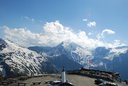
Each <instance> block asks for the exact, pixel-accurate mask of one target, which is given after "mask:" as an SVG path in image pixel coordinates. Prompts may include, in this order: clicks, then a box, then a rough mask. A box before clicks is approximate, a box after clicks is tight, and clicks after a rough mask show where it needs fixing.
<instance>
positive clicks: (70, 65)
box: [29, 42, 82, 70]
mask: <svg viewBox="0 0 128 86" xmlns="http://www.w3.org/2000/svg"><path fill="white" fill-rule="evenodd" d="M72 45H74V44H71V45H68V47H66V46H65V44H64V43H63V42H62V43H61V44H59V45H58V46H56V47H39V46H35V47H29V49H31V50H34V51H36V52H38V53H40V54H42V55H44V56H46V57H47V58H48V59H49V60H50V61H51V62H52V63H53V64H54V65H55V66H56V67H57V68H58V69H59V70H60V69H61V68H62V66H65V69H67V70H71V69H79V68H80V67H82V65H81V64H79V62H77V61H76V60H77V56H76V55H74V54H75V53H73V52H72V51H71V50H75V48H76V45H74V46H72ZM70 49H71V50H70ZM69 57H70V58H69ZM75 57H76V58H75ZM73 58H74V60H73Z"/></svg>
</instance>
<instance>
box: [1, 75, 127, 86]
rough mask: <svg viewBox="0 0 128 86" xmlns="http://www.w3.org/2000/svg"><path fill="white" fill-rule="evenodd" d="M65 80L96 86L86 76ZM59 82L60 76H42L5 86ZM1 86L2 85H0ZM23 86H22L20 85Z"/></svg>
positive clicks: (85, 85) (42, 85) (44, 85)
mask: <svg viewBox="0 0 128 86" xmlns="http://www.w3.org/2000/svg"><path fill="white" fill-rule="evenodd" d="M67 79H68V81H69V82H71V83H72V84H73V85H74V86H97V85H95V84H94V81H95V79H94V78H89V77H86V76H80V75H67ZM55 80H60V75H43V76H42V77H33V78H29V79H27V80H25V81H18V82H17V83H15V84H11V85H7V86H17V84H18V83H19V82H21V83H27V84H26V86H47V84H45V82H47V81H55ZM34 82H41V83H40V84H39V85H33V83H34ZM116 83H117V84H118V86H128V85H126V84H125V83H119V82H116ZM0 86H2V85H0ZM22 86H23V85H22Z"/></svg>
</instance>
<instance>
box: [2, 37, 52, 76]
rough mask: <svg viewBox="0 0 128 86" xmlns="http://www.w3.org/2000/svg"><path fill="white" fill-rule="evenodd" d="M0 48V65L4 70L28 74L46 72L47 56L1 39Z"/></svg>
mask: <svg viewBox="0 0 128 86" xmlns="http://www.w3.org/2000/svg"><path fill="white" fill-rule="evenodd" d="M0 48H1V49H0V65H2V66H3V68H6V69H5V70H8V71H10V72H12V73H15V74H16V73H17V74H23V75H29V76H30V75H34V74H40V73H43V72H46V69H45V66H47V65H48V64H46V63H47V58H45V57H43V56H41V55H40V54H38V53H36V52H35V51H31V50H29V49H27V48H23V47H20V46H19V45H17V44H14V43H12V42H11V41H9V40H3V39H0ZM5 64H6V65H7V66H8V68H7V67H5ZM49 65H51V64H49Z"/></svg>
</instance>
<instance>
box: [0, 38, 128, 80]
mask: <svg viewBox="0 0 128 86" xmlns="http://www.w3.org/2000/svg"><path fill="white" fill-rule="evenodd" d="M127 65H128V47H127V46H122V47H116V48H107V47H105V46H103V47H97V48H94V49H90V48H88V47H86V48H85V47H84V48H83V47H82V46H80V45H79V44H76V43H73V42H62V43H60V44H59V45H57V46H55V47H46V46H32V47H29V48H25V47H22V46H20V45H18V44H15V43H13V42H11V41H9V40H3V39H0V72H1V73H2V72H3V68H4V71H6V74H7V75H10V73H11V75H36V74H41V73H53V72H57V71H60V70H61V68H62V66H64V67H65V68H66V70H75V69H79V68H81V67H85V68H93V69H99V70H105V71H113V72H119V73H120V74H121V78H123V79H128V68H127Z"/></svg>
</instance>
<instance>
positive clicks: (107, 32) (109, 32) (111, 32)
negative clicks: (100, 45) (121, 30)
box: [101, 29, 115, 37]
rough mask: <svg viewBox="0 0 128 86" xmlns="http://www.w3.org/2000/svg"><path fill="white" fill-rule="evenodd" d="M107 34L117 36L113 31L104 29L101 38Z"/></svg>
mask: <svg viewBox="0 0 128 86" xmlns="http://www.w3.org/2000/svg"><path fill="white" fill-rule="evenodd" d="M105 34H108V35H112V34H115V31H113V30H111V29H104V30H103V31H102V33H101V36H102V37H104V35H105Z"/></svg>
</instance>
